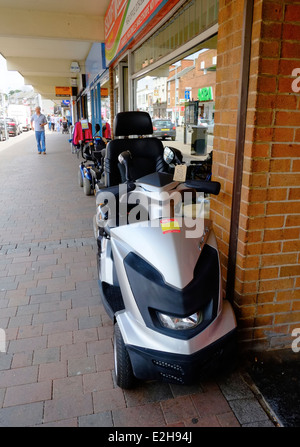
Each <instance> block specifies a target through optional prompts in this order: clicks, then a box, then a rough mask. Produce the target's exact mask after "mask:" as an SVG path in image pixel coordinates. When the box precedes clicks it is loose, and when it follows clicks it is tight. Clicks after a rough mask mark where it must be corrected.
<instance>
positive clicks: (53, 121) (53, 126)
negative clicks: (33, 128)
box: [51, 113, 55, 132]
mask: <svg viewBox="0 0 300 447" xmlns="http://www.w3.org/2000/svg"><path fill="white" fill-rule="evenodd" d="M54 128H55V117H54V115H53V113H52V115H51V130H52V132H54Z"/></svg>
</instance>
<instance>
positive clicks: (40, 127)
mask: <svg viewBox="0 0 300 447" xmlns="http://www.w3.org/2000/svg"><path fill="white" fill-rule="evenodd" d="M33 123H34V131H35V139H36V144H37V150H38V153H39V154H41V153H43V154H44V155H46V140H45V126H46V125H47V118H46V117H45V115H43V114H42V113H41V108H40V107H36V109H35V114H34V115H32V117H31V129H33V126H32V124H33Z"/></svg>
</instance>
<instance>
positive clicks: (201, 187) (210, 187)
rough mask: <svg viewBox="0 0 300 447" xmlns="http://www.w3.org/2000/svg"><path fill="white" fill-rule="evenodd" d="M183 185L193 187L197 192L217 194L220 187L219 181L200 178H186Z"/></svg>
mask: <svg viewBox="0 0 300 447" xmlns="http://www.w3.org/2000/svg"><path fill="white" fill-rule="evenodd" d="M184 184H185V186H187V187H188V188H193V189H195V190H196V191H198V192H204V193H207V194H214V195H215V196H217V195H218V194H219V192H220V189H221V184H220V182H214V181H212V182H202V181H201V180H186V181H185V183H184Z"/></svg>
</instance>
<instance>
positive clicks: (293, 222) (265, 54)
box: [212, 0, 300, 348]
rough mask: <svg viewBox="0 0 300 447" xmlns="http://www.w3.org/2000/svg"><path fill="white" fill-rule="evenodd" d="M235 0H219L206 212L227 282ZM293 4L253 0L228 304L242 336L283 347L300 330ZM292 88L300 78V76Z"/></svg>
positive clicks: (299, 147) (298, 97) (299, 117)
mask: <svg viewBox="0 0 300 447" xmlns="http://www.w3.org/2000/svg"><path fill="white" fill-rule="evenodd" d="M243 3H244V2H243V1H241V0H239V1H235V0H230V1H227V0H221V1H220V12H219V38H218V68H217V86H216V113H215V123H216V125H215V141H214V166H213V175H214V177H215V178H219V179H220V181H221V184H222V191H221V194H220V195H219V196H218V198H217V199H214V200H213V201H212V218H213V220H214V221H215V231H216V234H217V237H218V242H219V248H220V250H221V261H222V272H223V278H224V281H225V282H226V277H227V257H228V244H229V228H230V227H229V226H230V216H231V197H232V186H233V172H234V154H235V133H236V118H237V105H238V97H237V92H238V86H239V76H240V75H239V73H240V72H239V70H240V55H241V33H242V11H243ZM299 38H300V3H299V2H295V1H289V0H282V1H280V0H274V1H273V0H255V1H254V18H253V30H252V53H251V74H250V80H249V102H248V114H247V131H246V143H245V156H244V168H243V186H242V201H241V209H240V220H239V235H238V253H237V268H236V282H235V296H234V302H235V309H236V312H237V316H238V320H239V327H240V339H241V340H242V341H244V342H247V345H249V343H251V344H252V345H253V346H255V347H261V348H262V347H264V348H276V347H283V346H290V344H291V332H292V330H293V328H296V327H300V259H299V258H300V255H299V252H300V237H299V236H300V161H299V156H300V94H299V93H296V92H294V91H293V90H292V82H293V80H294V79H295V76H294V77H293V76H292V71H293V69H295V68H299V72H300V43H299V40H300V39H299ZM299 85H300V82H299Z"/></svg>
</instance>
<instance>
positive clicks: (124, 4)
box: [104, 0, 179, 65]
mask: <svg viewBox="0 0 300 447" xmlns="http://www.w3.org/2000/svg"><path fill="white" fill-rule="evenodd" d="M178 1H179V0H172V1H171V0H169V1H168V0H111V1H110V4H109V6H108V9H107V11H106V14H105V19H104V26H105V55H106V63H107V65H109V64H110V63H111V62H112V61H113V60H114V59H115V57H116V56H117V55H118V54H119V53H120V52H121V51H123V50H124V48H125V47H126V46H127V45H128V44H129V43H130V42H131V41H132V40H133V39H134V38H135V37H136V36H137V35H138V34H139V33H140V32H141V31H142V30H143V29H145V27H146V26H147V25H148V24H149V25H150V21H151V27H152V26H154V25H153V18H154V17H155V16H157V14H158V12H159V11H160V10H161V9H162V8H163V6H165V5H167V4H168V5H167V6H168V8H171V7H173V6H174V5H175V4H176V3H178Z"/></svg>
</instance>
